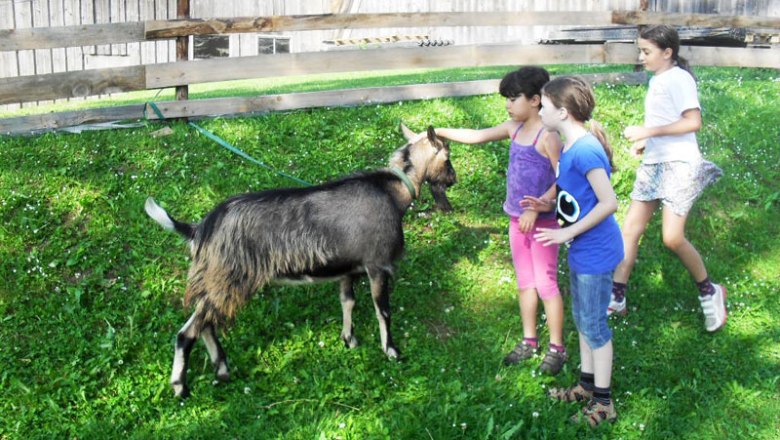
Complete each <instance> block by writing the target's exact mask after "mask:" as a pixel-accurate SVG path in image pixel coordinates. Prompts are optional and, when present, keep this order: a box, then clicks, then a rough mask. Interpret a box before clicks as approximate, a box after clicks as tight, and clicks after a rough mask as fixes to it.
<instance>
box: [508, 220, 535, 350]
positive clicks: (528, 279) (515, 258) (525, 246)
mask: <svg viewBox="0 0 780 440" xmlns="http://www.w3.org/2000/svg"><path fill="white" fill-rule="evenodd" d="M534 242H535V240H533V237H531V236H530V234H526V233H523V232H520V229H519V228H518V226H517V218H515V217H512V218H511V219H510V221H509V248H510V250H511V251H512V263H513V264H514V267H515V276H516V277H517V288H518V296H517V297H518V303H519V305H520V317H521V319H522V321H523V337H524V338H528V339H531V338H534V339H535V338H536V310H537V307H538V305H539V299H538V295H537V290H536V284H535V282H534V260H533V257H532V255H531V246H532V244H533V243H534Z"/></svg>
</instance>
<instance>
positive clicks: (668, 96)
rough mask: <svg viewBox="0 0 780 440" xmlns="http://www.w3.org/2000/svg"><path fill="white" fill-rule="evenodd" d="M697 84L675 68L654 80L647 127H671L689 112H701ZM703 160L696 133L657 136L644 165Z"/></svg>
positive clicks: (648, 99) (647, 150) (648, 98)
mask: <svg viewBox="0 0 780 440" xmlns="http://www.w3.org/2000/svg"><path fill="white" fill-rule="evenodd" d="M700 108H701V106H700V105H699V97H698V94H697V91H696V81H695V80H694V79H693V77H692V76H691V74H690V73H688V72H686V71H685V70H683V69H681V68H679V67H677V66H675V67H673V68H671V69H669V70H667V71H666V72H663V73H661V74H660V75H655V76H653V77H652V78H651V79H650V86H649V87H648V89H647V96H646V97H645V127H659V126H662V125H669V124H671V123H673V122H676V121H679V120H680V119H682V114H683V112H685V111H686V110H690V109H700ZM700 158H701V152H700V151H699V144H698V142H696V133H694V132H691V133H685V134H681V135H673V136H655V137H651V138H648V139H647V145H646V146H645V153H644V159H643V163H659V162H671V161H683V162H693V161H696V160H699V159H700Z"/></svg>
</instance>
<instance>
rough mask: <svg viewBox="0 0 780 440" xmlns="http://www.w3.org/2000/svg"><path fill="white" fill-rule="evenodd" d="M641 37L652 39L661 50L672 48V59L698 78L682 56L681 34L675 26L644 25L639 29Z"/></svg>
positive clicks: (694, 77)
mask: <svg viewBox="0 0 780 440" xmlns="http://www.w3.org/2000/svg"><path fill="white" fill-rule="evenodd" d="M639 38H641V39H643V40H647V41H652V42H653V44H655V45H656V46H658V48H659V49H661V50H666V49H672V61H674V62H675V64H676V65H677V66H678V67H679V68H681V69H683V70H684V71H686V72H688V73H690V74H691V76H692V77H693V79H694V80H696V75H694V74H693V70H692V69H691V66H690V64H688V60H686V59H685V58H683V57H681V56H680V34H678V33H677V30H676V29H675V28H673V27H671V26H669V25H666V24H659V25H654V26H644V27H642V28H640V29H639Z"/></svg>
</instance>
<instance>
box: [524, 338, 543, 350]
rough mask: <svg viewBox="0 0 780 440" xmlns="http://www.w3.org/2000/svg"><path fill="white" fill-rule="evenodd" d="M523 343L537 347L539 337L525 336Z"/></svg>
mask: <svg viewBox="0 0 780 440" xmlns="http://www.w3.org/2000/svg"><path fill="white" fill-rule="evenodd" d="M523 344H525V345H530V346H531V347H533V348H536V347H538V346H539V338H523Z"/></svg>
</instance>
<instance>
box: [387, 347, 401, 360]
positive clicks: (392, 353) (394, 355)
mask: <svg viewBox="0 0 780 440" xmlns="http://www.w3.org/2000/svg"><path fill="white" fill-rule="evenodd" d="M385 354H386V355H387V357H388V358H390V359H393V360H397V359H398V357H399V356H400V355H401V353H399V352H398V349H397V348H395V347H387V350H385Z"/></svg>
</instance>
